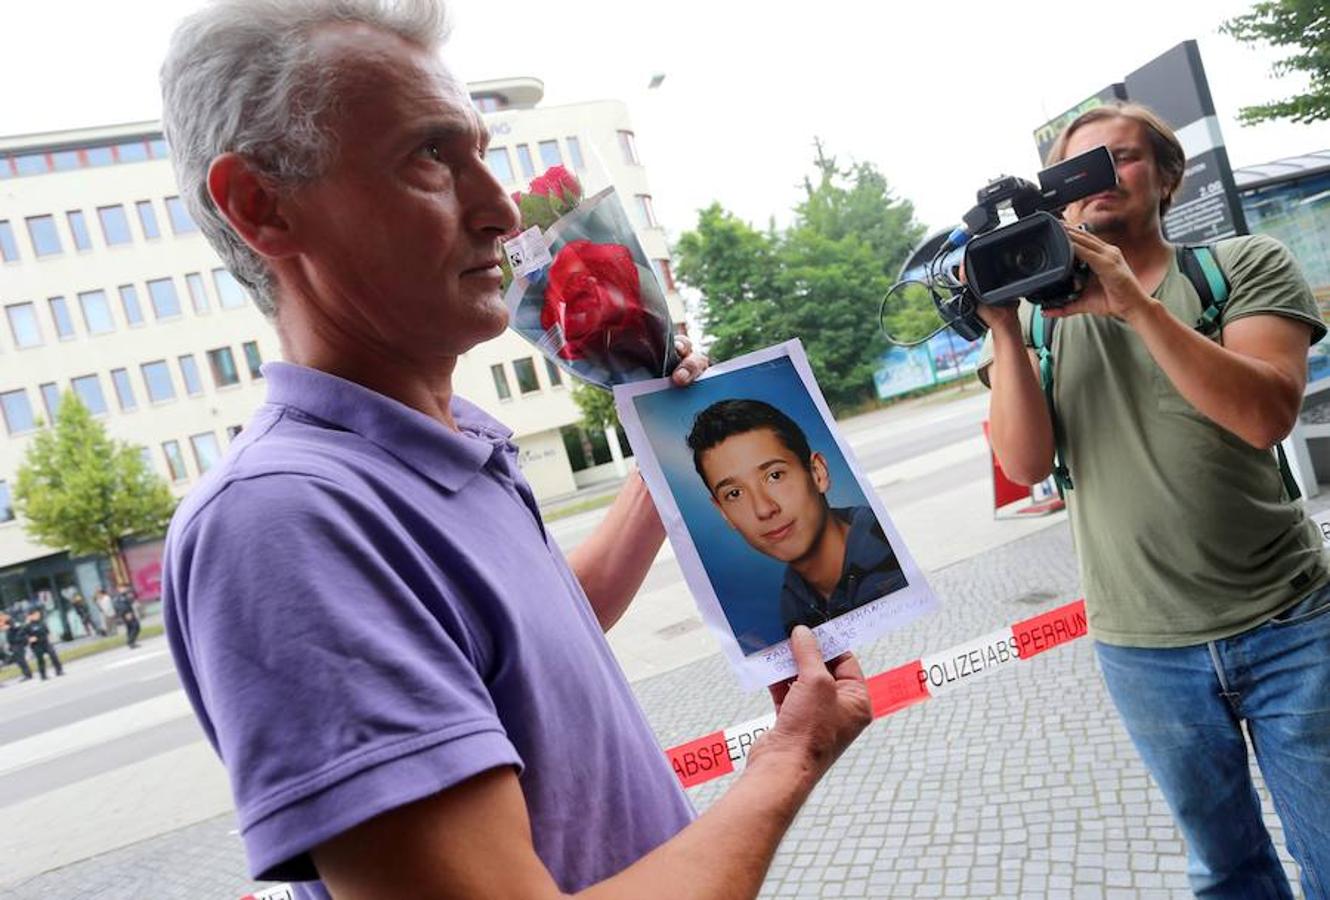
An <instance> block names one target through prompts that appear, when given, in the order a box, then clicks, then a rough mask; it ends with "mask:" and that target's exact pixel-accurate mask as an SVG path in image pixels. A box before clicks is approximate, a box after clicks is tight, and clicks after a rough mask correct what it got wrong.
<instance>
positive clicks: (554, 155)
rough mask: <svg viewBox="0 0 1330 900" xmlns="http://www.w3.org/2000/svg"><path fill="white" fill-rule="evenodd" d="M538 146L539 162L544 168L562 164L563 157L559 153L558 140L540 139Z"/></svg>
mask: <svg viewBox="0 0 1330 900" xmlns="http://www.w3.org/2000/svg"><path fill="white" fill-rule="evenodd" d="M539 146H540V162H541V164H542V165H544V166H545V168H547V169H548V168H549V167H550V166H561V165H563V157H562V156H560V155H559V142H558V141H541V142H540V145H539Z"/></svg>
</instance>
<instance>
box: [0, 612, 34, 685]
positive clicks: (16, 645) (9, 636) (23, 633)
mask: <svg viewBox="0 0 1330 900" xmlns="http://www.w3.org/2000/svg"><path fill="white" fill-rule="evenodd" d="M0 631H3V632H4V635H5V646H6V647H7V648H8V650H9V661H11V662H13V663H14V665H16V666H18V670H19V671H20V672H22V673H23V680H24V681H32V669H30V668H28V630H27V626H26V625H25V624H24V623H23V622H21V621H20V620H19V619H18V618H16V617H15V616H13V615H12V614H10V613H7V612H0Z"/></svg>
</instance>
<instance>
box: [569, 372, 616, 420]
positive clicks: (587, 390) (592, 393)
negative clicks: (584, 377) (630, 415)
mask: <svg viewBox="0 0 1330 900" xmlns="http://www.w3.org/2000/svg"><path fill="white" fill-rule="evenodd" d="M573 402H574V403H576V404H577V408H578V409H579V410H581V412H582V427H583V428H585V429H586V430H587V431H595V432H601V431H604V430H605V429H607V428H618V427H619V413H618V411H617V410H616V409H615V408H614V395H613V394H611V393H610V392H609V391H607V390H604V389H602V388H598V387H592V386H591V385H589V384H576V385H574V386H573Z"/></svg>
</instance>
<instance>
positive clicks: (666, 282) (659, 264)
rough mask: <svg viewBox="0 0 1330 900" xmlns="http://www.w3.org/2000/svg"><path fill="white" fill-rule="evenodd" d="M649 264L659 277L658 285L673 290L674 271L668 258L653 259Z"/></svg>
mask: <svg viewBox="0 0 1330 900" xmlns="http://www.w3.org/2000/svg"><path fill="white" fill-rule="evenodd" d="M651 265H652V266H653V267H654V268H655V270H656V277H657V278H659V279H660V286H661V287H663V288H665V290H667V291H672V290H674V271H673V270H672V269H670V261H669V260H668V259H653V260H652V261H651Z"/></svg>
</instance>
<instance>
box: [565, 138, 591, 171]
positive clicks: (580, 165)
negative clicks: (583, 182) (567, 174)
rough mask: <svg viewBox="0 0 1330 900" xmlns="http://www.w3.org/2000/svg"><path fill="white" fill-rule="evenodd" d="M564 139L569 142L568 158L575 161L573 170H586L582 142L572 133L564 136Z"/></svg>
mask: <svg viewBox="0 0 1330 900" xmlns="http://www.w3.org/2000/svg"><path fill="white" fill-rule="evenodd" d="M564 141H565V142H567V144H568V158H569V159H571V160H572V161H573V170H574V171H577V172H585V171H586V160H584V159H583V158H582V142H581V141H579V140H578V139H577V138H576V137H575V136H574V135H571V134H570V135H568V137H566V138H564Z"/></svg>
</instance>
